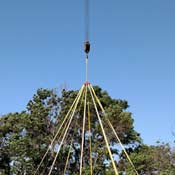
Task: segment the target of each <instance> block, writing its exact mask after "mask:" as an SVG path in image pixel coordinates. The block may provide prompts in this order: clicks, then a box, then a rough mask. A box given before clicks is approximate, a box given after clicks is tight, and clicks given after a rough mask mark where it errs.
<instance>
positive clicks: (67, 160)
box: [63, 139, 73, 175]
mask: <svg viewBox="0 0 175 175" xmlns="http://www.w3.org/2000/svg"><path fill="white" fill-rule="evenodd" d="M72 142H73V139H72V140H71V144H70V146H69V152H68V155H67V159H66V165H65V167H64V173H63V175H65V174H66V169H67V165H68V162H69V157H70V152H71V151H70V150H71V147H72Z"/></svg>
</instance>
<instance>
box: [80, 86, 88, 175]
mask: <svg viewBox="0 0 175 175" xmlns="http://www.w3.org/2000/svg"><path fill="white" fill-rule="evenodd" d="M86 98H87V86H86V89H85V98H84V114H83V126H82V140H81V156H80V175H81V174H82V168H83V150H84V133H85V123H86Z"/></svg>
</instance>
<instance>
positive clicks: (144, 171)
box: [120, 143, 175, 175]
mask: <svg viewBox="0 0 175 175" xmlns="http://www.w3.org/2000/svg"><path fill="white" fill-rule="evenodd" d="M122 156H123V155H122ZM123 158H124V157H123ZM130 158H131V159H132V160H133V163H134V165H135V167H136V169H137V171H138V173H139V174H140V175H174V174H175V151H174V150H173V149H172V148H171V147H170V146H169V144H164V143H162V144H158V145H157V146H148V145H140V146H139V147H137V148H136V149H135V150H134V151H132V152H131V153H130ZM120 166H121V168H123V171H126V174H128V175H132V174H133V169H132V167H131V166H130V165H129V163H128V162H126V161H125V160H123V159H121V160H120Z"/></svg>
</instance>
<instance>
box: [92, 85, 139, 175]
mask: <svg viewBox="0 0 175 175" xmlns="http://www.w3.org/2000/svg"><path fill="white" fill-rule="evenodd" d="M91 88H92V91H93V94H94V96H95V98H96V100H97V102H98V104H99V106H100V108H101V110H102V111H103V113H104V115H105V116H106V120H107V122H108V125H109V126H110V128H111V129H112V131H113V133H114V135H115V137H116V138H117V140H118V142H119V144H120V146H121V148H122V149H123V151H124V153H125V155H126V157H127V159H128V161H129V163H130V164H131V166H132V168H133V169H134V171H135V173H136V174H137V175H139V174H138V172H137V170H136V168H135V166H134V164H133V162H132V161H131V159H130V157H129V155H128V153H127V152H126V149H125V147H124V146H123V144H122V142H121V140H120V138H119V137H118V134H117V133H116V131H115V129H114V127H113V125H112V124H111V122H110V120H109V119H108V118H107V115H106V112H105V110H104V108H103V106H102V104H101V102H100V100H99V99H98V97H97V95H96V94H95V91H94V89H93V87H92V85H91Z"/></svg>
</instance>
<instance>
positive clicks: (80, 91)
mask: <svg viewBox="0 0 175 175" xmlns="http://www.w3.org/2000/svg"><path fill="white" fill-rule="evenodd" d="M83 89H84V85H83V86H82V87H81V88H80V90H79V92H78V94H77V96H76V98H75V100H74V102H73V103H72V106H71V107H70V109H69V111H68V113H67V114H66V116H65V118H64V120H63V122H62V123H61V125H60V127H59V128H58V130H57V132H56V134H55V136H54V138H53V139H52V141H51V143H50V145H49V146H48V149H47V151H46V153H45V154H44V156H43V157H42V159H41V161H40V163H39V165H38V167H37V169H36V171H35V173H34V175H36V173H37V172H38V170H39V168H40V167H41V165H42V163H43V161H44V159H45V158H46V156H47V154H48V152H49V149H50V147H52V145H53V143H54V141H55V140H56V138H57V136H58V134H59V132H60V130H61V128H62V127H63V125H64V123H65V122H66V120H67V118H68V117H69V115H70V113H71V112H72V109H73V107H74V105H75V103H76V102H77V100H78V98H79V97H80V96H81V94H82V91H83Z"/></svg>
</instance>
